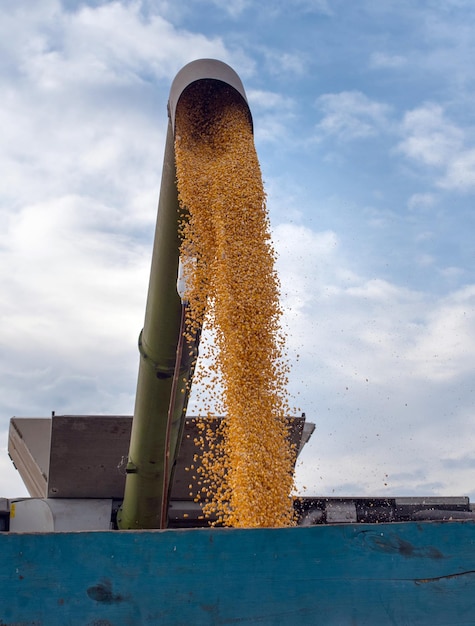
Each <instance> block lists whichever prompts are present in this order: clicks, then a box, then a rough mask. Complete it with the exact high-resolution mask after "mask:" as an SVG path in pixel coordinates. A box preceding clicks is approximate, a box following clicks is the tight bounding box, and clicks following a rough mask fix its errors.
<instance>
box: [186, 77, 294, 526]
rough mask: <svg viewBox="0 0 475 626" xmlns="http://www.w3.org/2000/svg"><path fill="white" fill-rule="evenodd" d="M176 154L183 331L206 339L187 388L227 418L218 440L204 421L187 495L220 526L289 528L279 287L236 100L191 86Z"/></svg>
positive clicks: (249, 138) (248, 137)
mask: <svg viewBox="0 0 475 626" xmlns="http://www.w3.org/2000/svg"><path fill="white" fill-rule="evenodd" d="M218 102H219V106H217V103H218ZM175 153H176V166H177V179H178V193H179V200H180V205H181V207H182V208H184V209H186V211H187V212H188V214H189V215H188V220H187V221H184V222H183V223H182V224H181V231H182V232H181V235H182V238H183V240H182V249H181V253H182V256H187V257H189V258H190V257H191V258H193V259H194V262H193V263H187V264H186V267H187V268H188V272H189V273H190V276H188V277H187V281H188V292H187V296H188V300H189V306H188V319H187V328H188V333H190V334H191V335H193V333H194V332H196V331H197V329H198V328H199V327H200V326H201V324H202V323H203V321H205V322H206V325H207V327H210V328H211V329H212V331H213V333H214V336H215V342H214V344H213V345H214V347H213V348H211V351H212V354H211V355H209V354H208V355H207V358H208V359H209V358H210V357H212V358H211V359H210V361H211V365H209V366H208V367H207V368H206V372H205V373H204V374H203V373H201V374H198V380H196V378H195V381H194V384H198V385H200V386H204V387H205V388H206V389H207V392H208V393H209V392H211V395H212V394H213V392H214V390H216V394H219V398H218V401H217V405H218V406H219V407H220V410H223V413H224V414H225V415H226V417H225V418H224V419H223V420H222V422H221V424H220V426H219V428H218V433H217V434H216V431H215V429H213V428H208V427H206V426H205V425H204V423H205V422H203V425H202V442H201V443H202V446H203V451H202V455H203V458H202V468H201V471H202V473H201V475H200V476H199V483H200V490H201V493H199V494H195V495H197V498H199V499H200V500H201V501H202V502H204V508H203V511H204V513H205V515H206V516H207V517H216V518H217V522H218V523H220V524H224V525H227V526H238V527H256V526H263V527H272V526H287V525H291V524H293V507H292V501H291V496H290V494H291V491H292V487H293V461H294V450H293V449H292V447H291V445H290V443H289V441H288V430H287V423H286V420H285V417H284V416H285V415H286V414H288V406H287V401H286V382H287V379H286V376H287V365H286V362H285V359H283V358H282V351H283V336H282V333H281V330H280V325H279V321H280V316H281V309H280V305H279V282H278V278H277V275H276V272H275V269H274V261H275V254H274V250H273V248H272V245H271V243H270V236H269V223H268V218H267V214H266V208H265V194H264V190H263V186H262V179H261V173H260V168H259V162H258V160H257V155H256V152H255V148H254V140H253V134H252V128H251V123H250V120H249V117H248V114H247V109H246V107H245V105H244V104H243V101H242V100H241V97H240V96H239V94H238V93H237V92H236V91H235V90H233V89H232V88H230V87H228V86H227V85H225V84H224V83H221V82H219V81H211V80H209V81H200V82H197V83H194V84H193V85H191V86H190V87H189V88H188V89H187V90H186V91H185V92H184V94H183V95H182V96H181V98H180V100H179V103H178V107H177V112H176V122H175ZM206 411H207V410H206V409H205V413H206ZM208 417H209V415H208Z"/></svg>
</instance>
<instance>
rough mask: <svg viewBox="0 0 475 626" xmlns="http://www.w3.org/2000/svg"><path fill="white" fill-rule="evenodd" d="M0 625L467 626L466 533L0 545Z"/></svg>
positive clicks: (226, 533) (424, 527)
mask: <svg viewBox="0 0 475 626" xmlns="http://www.w3.org/2000/svg"><path fill="white" fill-rule="evenodd" d="M0 554H1V565H0V625H1V626H6V625H8V626H13V625H14V626H26V625H29V626H33V625H35V626H55V625H58V626H59V625H61V626H66V625H76V624H77V625H78V626H79V625H81V626H85V625H91V626H92V625H94V626H110V625H114V626H120V625H132V624H133V625H137V624H138V625H140V624H154V625H156V624H166V625H167V626H168V625H174V624H177V625H178V624H180V625H181V624H183V625H185V624H186V625H187V626H188V625H190V624H193V625H194V626H195V625H199V624H206V625H209V624H233V623H240V624H272V625H278V624H289V625H292V626H294V625H295V624H309V625H310V624H311V625H314V624H325V625H327V624H328V625H332V624H334V625H337V626H344V625H345V624H352V625H354V624H362V625H363V624H364V625H365V626H368V625H371V624H377V625H378V626H381V625H384V624H400V625H408V624H417V625H418V626H419V625H421V624H427V625H429V624H430V625H431V626H434V625H442V624H443V625H446V626H448V625H450V626H456V625H462V624H464V625H469V624H470V625H473V624H474V623H475V522H473V521H465V522H460V521H457V522H421V523H415V522H406V523H392V524H371V525H369V524H345V525H335V526H314V527H309V528H302V527H300V528H287V529H243V530H239V529H195V530H164V531H121V532H114V531H108V532H76V533H46V534H13V533H3V534H0Z"/></svg>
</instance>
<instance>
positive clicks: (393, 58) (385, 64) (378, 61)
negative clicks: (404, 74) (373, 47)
mask: <svg viewBox="0 0 475 626" xmlns="http://www.w3.org/2000/svg"><path fill="white" fill-rule="evenodd" d="M406 63H407V59H406V57H404V56H401V55H399V54H387V53H386V52H372V53H371V56H370V67H372V68H373V69H397V68H400V67H403V66H404V65H406Z"/></svg>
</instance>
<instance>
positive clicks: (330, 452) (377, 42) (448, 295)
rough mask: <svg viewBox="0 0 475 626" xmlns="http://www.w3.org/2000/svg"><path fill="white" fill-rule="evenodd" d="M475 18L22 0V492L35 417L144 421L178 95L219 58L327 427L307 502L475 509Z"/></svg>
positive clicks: (14, 341)
mask: <svg viewBox="0 0 475 626" xmlns="http://www.w3.org/2000/svg"><path fill="white" fill-rule="evenodd" d="M182 5H183V6H182ZM474 23H475V5H474V4H473V3H472V2H471V1H470V0H444V1H443V2H442V1H436V0H424V1H421V2H418V3H414V2H409V1H405V0H398V1H397V2H396V1H392V0H382V1H381V2H374V0H371V1H370V0H355V1H354V2H348V1H345V0H285V2H284V1H283V0H282V1H275V2H268V3H262V2H261V3H258V2H255V1H246V0H239V1H236V2H233V1H232V0H227V1H226V2H224V1H223V2H221V1H220V0H215V1H212V0H191V1H188V2H186V3H176V2H167V1H153V0H149V1H147V0H142V1H140V0H136V1H134V2H128V1H125V0H123V1H117V2H106V1H95V2H73V1H71V0H63V2H60V1H59V0H43V2H41V3H38V2H36V1H34V0H30V1H28V0H24V1H23V2H21V3H19V2H17V1H14V0H6V1H5V2H3V3H2V5H1V7H0V81H1V89H2V98H1V99H0V128H1V129H2V134H1V137H2V140H1V141H0V168H1V173H2V175H1V177H0V212H1V224H2V229H1V231H0V285H1V289H0V316H1V327H0V389H1V393H0V495H2V496H17V495H22V494H24V493H26V492H25V491H24V488H23V486H22V483H21V480H20V479H19V477H18V476H17V474H16V473H15V471H14V470H13V468H12V467H11V464H10V461H9V459H8V457H7V454H6V442H7V430H8V421H9V418H10V417H11V416H12V415H17V416H48V415H50V413H51V411H52V410H55V411H56V412H57V413H66V414H70V413H73V414H74V413H78V414H81V413H82V414H84V413H86V414H87V413H96V412H97V413H105V414H130V413H131V412H132V410H133V401H134V393H135V383H136V375H137V366H138V354H137V349H136V342H137V336H138V333H139V331H140V328H141V325H142V322H143V314H144V308H145V297H146V290H147V284H148V272H149V265H150V255H151V243H152V237H153V229H154V223H155V218H156V205H157V199H158V192H159V187H160V175H161V163H162V158H163V148H164V136H165V130H166V123H167V119H166V102H167V98H168V92H169V88H170V83H171V81H172V80H173V77H174V75H175V74H176V72H177V71H178V70H179V69H180V67H182V66H183V65H184V64H185V63H187V62H189V61H191V60H193V59H196V58H201V57H212V58H217V59H220V60H223V61H225V62H227V63H229V64H230V65H231V66H232V67H233V68H234V69H235V70H236V71H237V72H238V73H239V75H240V76H241V78H242V80H243V83H244V86H245V89H246V92H247V94H248V98H249V102H250V106H251V110H252V114H253V118H254V127H255V139H256V147H257V151H258V154H259V158H260V162H261V167H262V171H263V177H264V180H265V185H266V190H267V193H268V208H269V214H270V219H271V224H272V229H273V237H274V241H275V245H276V248H277V251H278V253H279V263H278V269H279V274H280V277H281V282H282V301H283V305H284V309H285V315H284V325H285V329H286V332H287V336H288V351H289V356H290V359H291V362H292V374H291V381H290V392H291V394H292V396H293V398H294V402H295V405H296V406H297V407H298V408H300V409H301V410H303V411H305V412H306V414H307V417H308V419H309V420H311V421H314V422H315V423H316V425H317V430H316V432H315V434H314V437H313V440H312V442H311V443H310V444H309V445H308V446H307V449H306V450H305V451H304V453H303V455H302V458H301V461H300V462H299V466H298V472H297V480H298V484H299V487H300V489H301V490H302V491H304V492H305V493H307V494H319V495H320V494H323V495H365V494H366V495H470V496H472V498H473V497H475V486H474V481H473V470H474V468H475V437H474V434H473V430H474V415H473V413H474V411H473V406H474V400H475V393H474V383H473V379H474V377H473V370H474V365H475V357H474V353H475V308H474V307H475V274H474V253H475V244H474V238H473V232H474V226H475V224H474V221H475V217H474V216H475V212H474V209H475V207H474V192H475V113H474V109H473V101H474V95H475V93H474V92H475V69H474V67H475V66H474V63H473V59H474V58H475V43H474V42H475V36H474V34H475V33H474V27H473V24H474ZM304 487H305V490H304Z"/></svg>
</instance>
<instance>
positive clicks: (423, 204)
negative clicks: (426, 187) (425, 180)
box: [407, 192, 437, 211]
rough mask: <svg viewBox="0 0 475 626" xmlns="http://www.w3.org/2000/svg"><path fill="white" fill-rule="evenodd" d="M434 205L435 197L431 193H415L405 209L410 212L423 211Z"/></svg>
mask: <svg viewBox="0 0 475 626" xmlns="http://www.w3.org/2000/svg"><path fill="white" fill-rule="evenodd" d="M436 203H437V197H436V196H435V194H433V193H430V192H426V193H415V194H413V195H412V196H411V197H410V198H409V200H408V202H407V207H408V209H409V210H410V211H418V210H422V211H425V210H428V209H431V208H432V207H434V206H435V204H436Z"/></svg>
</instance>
